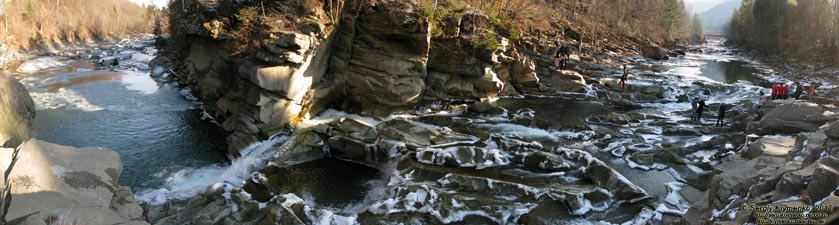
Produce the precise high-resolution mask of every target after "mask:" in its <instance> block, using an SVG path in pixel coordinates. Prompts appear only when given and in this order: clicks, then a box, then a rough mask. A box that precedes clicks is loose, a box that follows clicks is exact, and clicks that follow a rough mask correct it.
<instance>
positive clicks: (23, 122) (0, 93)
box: [0, 75, 35, 147]
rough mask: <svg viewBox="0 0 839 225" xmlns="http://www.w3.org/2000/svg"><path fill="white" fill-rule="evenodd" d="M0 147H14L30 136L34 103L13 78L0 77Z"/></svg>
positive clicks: (33, 117)
mask: <svg viewBox="0 0 839 225" xmlns="http://www.w3.org/2000/svg"><path fill="white" fill-rule="evenodd" d="M0 115H2V116H0V146H6V147H15V146H17V145H18V144H20V143H21V142H23V141H26V140H27V139H28V138H29V136H30V135H31V131H30V129H31V127H32V121H33V120H34V119H35V102H33V101H32V97H30V96H29V92H27V91H26V88H25V87H24V86H23V85H22V84H21V83H20V82H18V81H17V80H15V78H12V77H4V76H2V75H0Z"/></svg>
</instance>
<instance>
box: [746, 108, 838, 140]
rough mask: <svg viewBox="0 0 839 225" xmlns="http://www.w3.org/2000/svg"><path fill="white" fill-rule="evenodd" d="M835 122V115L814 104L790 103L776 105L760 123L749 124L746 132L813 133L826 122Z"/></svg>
mask: <svg viewBox="0 0 839 225" xmlns="http://www.w3.org/2000/svg"><path fill="white" fill-rule="evenodd" d="M833 120H836V115H835V114H832V113H829V114H827V113H825V110H824V109H823V108H821V107H819V106H818V105H816V104H812V103H807V102H790V103H780V104H777V105H776V106H775V107H774V109H772V110H768V111H767V112H766V114H765V115H763V116H762V118H761V119H760V121H757V122H753V123H750V124H749V128H747V131H746V132H749V133H752V132H754V133H758V134H795V133H798V132H813V131H816V130H817V129H819V127H820V126H821V125H823V124H825V123H827V122H828V121H833Z"/></svg>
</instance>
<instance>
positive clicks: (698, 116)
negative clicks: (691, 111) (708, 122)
mask: <svg viewBox="0 0 839 225" xmlns="http://www.w3.org/2000/svg"><path fill="white" fill-rule="evenodd" d="M703 111H705V100H703V99H699V102H698V103H697V106H696V121H702V112H703Z"/></svg>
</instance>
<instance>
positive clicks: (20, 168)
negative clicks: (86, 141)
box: [0, 139, 147, 224]
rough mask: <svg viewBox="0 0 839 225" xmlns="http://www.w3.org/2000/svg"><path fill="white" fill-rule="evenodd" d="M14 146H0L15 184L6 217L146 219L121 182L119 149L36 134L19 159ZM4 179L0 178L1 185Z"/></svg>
mask: <svg viewBox="0 0 839 225" xmlns="http://www.w3.org/2000/svg"><path fill="white" fill-rule="evenodd" d="M13 151H14V150H12V149H0V154H2V155H3V157H0V172H2V173H4V174H5V173H8V174H9V179H8V182H9V183H10V185H11V202H10V207H9V209H8V212H7V214H6V218H5V219H6V221H9V222H11V223H12V224H16V223H20V224H43V223H44V221H52V223H55V224H120V223H131V224H147V223H146V222H145V220H144V219H143V218H141V217H142V216H143V209H142V208H140V205H139V203H137V202H136V201H134V195H133V194H132V193H131V189H130V188H128V187H125V186H120V185H119V183H118V181H119V176H120V173H121V172H122V161H121V160H120V158H119V154H117V153H116V152H114V151H111V150H109V149H104V148H73V147H66V146H60V145H55V144H51V143H47V142H44V141H40V140H37V139H32V140H29V141H27V142H26V143H24V144H22V145H21V146H20V147H19V149H18V150H17V151H18V152H17V157H16V158H12V157H11V156H12V152H13ZM10 164H11V165H12V166H11V167H10ZM8 170H11V171H8ZM5 182H6V181H3V180H0V186H4V185H6V184H5Z"/></svg>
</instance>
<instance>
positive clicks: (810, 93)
mask: <svg viewBox="0 0 839 225" xmlns="http://www.w3.org/2000/svg"><path fill="white" fill-rule="evenodd" d="M815 94H816V83H812V82H811V83H810V87H808V88H807V99H808V100H809V99H812V98H813V95H815Z"/></svg>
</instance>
